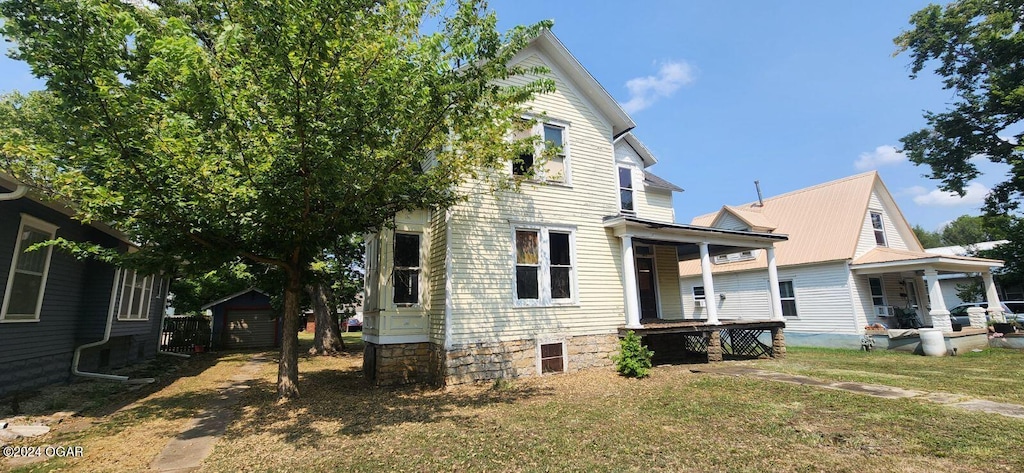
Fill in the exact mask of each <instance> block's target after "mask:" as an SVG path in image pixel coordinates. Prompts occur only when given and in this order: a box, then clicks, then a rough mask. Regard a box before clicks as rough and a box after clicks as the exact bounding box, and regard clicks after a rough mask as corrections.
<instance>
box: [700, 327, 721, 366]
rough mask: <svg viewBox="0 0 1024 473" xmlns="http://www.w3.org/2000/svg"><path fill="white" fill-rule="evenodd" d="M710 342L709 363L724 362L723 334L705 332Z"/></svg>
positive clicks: (713, 331) (715, 331)
mask: <svg viewBox="0 0 1024 473" xmlns="http://www.w3.org/2000/svg"><path fill="white" fill-rule="evenodd" d="M704 333H705V335H704V336H705V337H707V342H708V363H712V362H715V361H722V334H721V332H719V331H718V330H712V331H710V332H704Z"/></svg>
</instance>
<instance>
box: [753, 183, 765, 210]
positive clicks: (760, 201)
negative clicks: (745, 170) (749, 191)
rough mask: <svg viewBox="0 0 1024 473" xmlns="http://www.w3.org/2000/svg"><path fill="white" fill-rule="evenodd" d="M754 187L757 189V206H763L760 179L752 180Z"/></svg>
mask: <svg viewBox="0 0 1024 473" xmlns="http://www.w3.org/2000/svg"><path fill="white" fill-rule="evenodd" d="M754 188H755V189H757V206H758V207H764V196H762V195H761V181H757V180H755V181H754Z"/></svg>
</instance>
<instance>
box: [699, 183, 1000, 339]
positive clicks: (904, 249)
mask: <svg viewBox="0 0 1024 473" xmlns="http://www.w3.org/2000/svg"><path fill="white" fill-rule="evenodd" d="M692 222H693V224H694V225H709V226H712V227H717V228H728V229H734V230H755V231H766V232H778V233H785V234H787V235H788V236H789V240H787V241H785V242H780V243H779V244H778V245H777V247H776V248H777V250H776V251H777V260H778V261H777V264H778V268H779V269H778V275H779V286H780V287H779V291H780V293H781V294H782V316H783V317H784V319H785V322H786V335H787V337H786V338H787V343H788V344H789V345H791V346H801V345H803V346H825V347H837V348H839V347H845V348H859V347H860V345H861V337H862V335H864V334H865V333H875V332H878V331H881V332H884V333H888V334H890V336H894V335H896V336H898V334H900V333H902V332H894V331H892V330H871V329H869V328H868V327H877V328H879V329H881V328H882V327H884V328H885V329H906V328H916V327H914V326H915V325H916V326H921V325H923V326H934V327H935V328H941V329H942V330H943V331H944V332H945V333H946V337H947V339H949V338H961V337H963V336H968V335H971V334H974V335H979V336H978V337H975V338H977V341H979V342H980V343H981V344H984V343H985V340H984V336H983V335H980V334H983V332H984V331H983V330H982V329H976V330H974V331H972V330H970V329H965V330H964V331H962V332H957V333H956V334H953V333H952V331H953V327H952V325H951V323H950V319H949V312H948V308H947V307H946V304H945V302H944V297H943V296H944V295H946V294H945V293H946V292H948V291H949V288H948V287H946V286H944V285H941V284H940V280H941V279H942V278H943V275H947V274H958V273H980V274H981V275H982V278H983V279H984V281H985V285H986V287H987V298H988V300H989V301H993V300H995V301H998V300H999V295H998V294H997V293H996V289H995V285H994V284H993V282H992V274H991V270H992V268H997V267H1001V266H1002V262H1001V261H996V260H989V259H982V258H971V257H966V256H957V255H939V254H932V253H927V252H925V251H924V249H923V248H922V247H921V243H920V242H918V240H917V237H916V236H915V235H914V232H913V230H912V229H911V227H910V225H909V224H908V223H907V221H906V219H905V218H904V217H903V213H902V212H901V211H900V209H899V207H898V206H897V205H896V202H895V201H894V200H893V198H892V195H891V194H890V193H889V191H888V190H887V189H886V187H885V184H883V183H882V180H881V178H879V176H878V173H877V172H875V171H871V172H866V173H863V174H858V175H854V176H850V177H846V178H843V179H838V180H835V181H831V182H826V183H824V184H819V185H816V186H812V187H808V188H804V189H799V190H796V191H793V192H789V193H786V194H782V195H779V196H776V197H772V198H768V199H764V200H763V201H759V202H751V203H747V204H743V205H738V206H728V205H727V206H724V207H722V208H721V209H720V210H718V211H717V212H713V213H709V214H706V215H701V216H698V217H695V218H694V219H693V220H692ZM765 257H766V255H765V254H764V252H759V251H748V252H740V253H734V254H729V255H721V256H718V257H716V258H714V259H713V261H712V262H713V265H712V266H713V269H712V272H713V273H714V275H715V293H714V294H712V293H711V292H710V291H708V290H706V288H705V284H704V282H703V277H702V274H701V268H700V267H699V265H697V264H694V263H693V262H691V261H682V262H680V264H679V268H680V275H681V280H680V287H681V291H682V294H683V310H684V314H685V315H684V317H686V318H694V319H701V318H704V317H705V314H704V312H705V311H706V310H707V309H706V308H704V307H701V306H700V305H701V304H699V303H697V302H695V301H696V300H707V301H711V300H713V301H715V304H716V305H717V309H718V314H719V316H720V317H722V318H724V319H735V320H764V319H769V318H771V317H773V316H776V317H777V315H776V314H774V313H773V312H772V311H767V310H765V307H767V305H766V301H767V300H768V298H769V290H768V285H769V282H768V279H767V278H766V277H765V276H764V274H763V272H762V271H761V270H760V268H763V267H764V260H765ZM709 304H710V302H709ZM990 307H999V304H998V303H995V304H994V305H990Z"/></svg>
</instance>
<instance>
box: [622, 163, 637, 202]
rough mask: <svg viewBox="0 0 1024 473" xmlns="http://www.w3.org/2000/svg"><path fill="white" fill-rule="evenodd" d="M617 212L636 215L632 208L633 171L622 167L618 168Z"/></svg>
mask: <svg viewBox="0 0 1024 473" xmlns="http://www.w3.org/2000/svg"><path fill="white" fill-rule="evenodd" d="M619 210H621V211H622V213H628V214H633V213H636V209H635V208H634V207H633V170H632V169H630V168H628V167H624V166H620V167H619Z"/></svg>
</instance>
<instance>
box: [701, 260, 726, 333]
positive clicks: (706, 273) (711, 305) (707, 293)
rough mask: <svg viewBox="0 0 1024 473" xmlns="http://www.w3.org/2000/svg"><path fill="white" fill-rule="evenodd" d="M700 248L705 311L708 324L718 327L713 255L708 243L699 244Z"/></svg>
mask: <svg viewBox="0 0 1024 473" xmlns="http://www.w3.org/2000/svg"><path fill="white" fill-rule="evenodd" d="M697 246H698V247H700V275H701V277H702V278H703V280H704V301H705V304H704V306H705V307H704V310H705V311H707V313H708V324H710V325H718V324H720V323H721V322H719V321H718V300H717V299H716V298H715V282H714V281H713V280H712V278H711V254H710V253H708V243H707V242H706V241H702V242H700V243H698V244H697Z"/></svg>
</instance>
